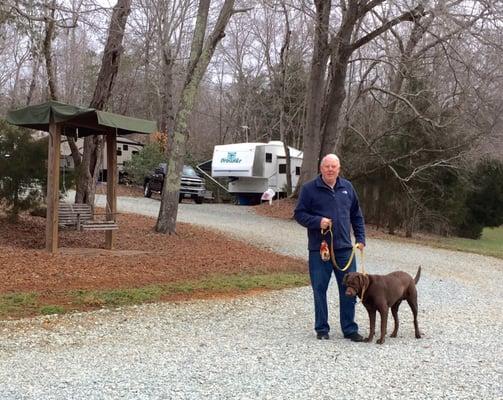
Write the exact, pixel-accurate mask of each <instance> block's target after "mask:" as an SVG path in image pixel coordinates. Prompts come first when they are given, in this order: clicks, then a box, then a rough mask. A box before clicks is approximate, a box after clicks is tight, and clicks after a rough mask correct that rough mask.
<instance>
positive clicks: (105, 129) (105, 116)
mask: <svg viewBox="0 0 503 400" xmlns="http://www.w3.org/2000/svg"><path fill="white" fill-rule="evenodd" d="M51 117H52V118H53V121H54V122H55V123H57V124H61V126H62V128H63V131H62V133H63V134H65V135H75V133H76V131H77V129H78V135H79V136H80V137H82V136H89V135H96V134H99V135H106V134H107V133H116V134H118V135H124V134H128V133H145V134H148V133H152V132H155V131H156V130H157V124H156V123H155V122H154V121H149V120H146V119H139V118H131V117H125V116H123V115H119V114H113V113H110V112H105V111H99V110H96V109H94V108H86V107H78V106H73V105H70V104H65V103H60V102H57V101H48V102H46V103H42V104H37V105H33V106H28V107H24V108H20V109H17V110H13V111H9V112H8V113H7V117H6V119H7V122H9V123H11V124H13V125H18V126H23V127H25V128H32V129H38V130H41V131H47V132H48V131H49V123H50V122H51Z"/></svg>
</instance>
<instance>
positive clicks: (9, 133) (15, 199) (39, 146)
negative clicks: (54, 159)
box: [0, 120, 47, 220]
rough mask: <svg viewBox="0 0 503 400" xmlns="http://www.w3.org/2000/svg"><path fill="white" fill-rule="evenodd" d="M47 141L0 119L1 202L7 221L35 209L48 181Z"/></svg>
mask: <svg viewBox="0 0 503 400" xmlns="http://www.w3.org/2000/svg"><path fill="white" fill-rule="evenodd" d="M46 160H47V138H45V139H38V140H37V139H34V138H33V136H32V134H31V132H30V131H29V130H27V129H23V128H18V127H15V126H12V125H9V124H7V122H5V121H4V120H0V201H1V202H2V203H3V205H4V206H5V209H6V211H7V215H8V216H9V218H10V219H12V220H16V219H17V217H18V214H19V212H20V211H23V210H29V209H32V208H34V207H35V206H38V205H39V204H40V202H41V201H42V198H43V195H42V193H43V190H44V188H45V187H46V182H47V164H46Z"/></svg>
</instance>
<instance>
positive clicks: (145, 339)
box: [0, 197, 503, 400]
mask: <svg viewBox="0 0 503 400" xmlns="http://www.w3.org/2000/svg"><path fill="white" fill-rule="evenodd" d="M98 201H103V199H102V197H99V198H98ZM118 204H119V210H121V211H124V212H128V211H129V212H141V213H143V214H146V215H152V216H157V213H158V207H159V201H158V200H155V199H139V198H136V199H135V198H119V202H118ZM178 220H179V221H184V222H190V223H197V224H201V225H205V226H209V227H212V228H215V229H219V230H221V231H225V232H229V233H232V234H233V235H235V236H236V237H238V238H240V239H243V240H249V241H252V242H253V243H255V244H258V245H260V246H263V247H268V248H271V249H273V250H274V251H278V252H281V253H284V254H291V255H294V256H299V257H303V258H305V256H306V250H305V248H306V237H305V231H304V229H303V228H301V227H299V226H298V225H297V224H295V223H294V222H293V221H281V220H271V219H268V218H264V217H260V216H257V215H255V214H254V213H253V212H252V211H251V210H250V209H249V208H247V207H237V206H229V205H219V204H204V205H194V204H181V205H180V208H179V216H178ZM367 250H368V251H367V253H368V255H367V257H366V267H367V270H368V271H369V272H370V273H387V272H389V271H392V270H397V269H401V270H404V271H407V272H409V273H411V274H414V273H415V272H416V270H417V266H418V265H421V266H422V268H423V272H422V276H421V280H420V282H419V284H418V291H419V326H420V329H421V331H422V332H423V334H424V337H423V338H422V339H421V340H417V339H415V338H414V336H413V326H412V317H411V313H410V310H409V308H408V306H407V305H406V304H404V305H402V307H401V309H400V318H401V326H400V331H399V335H398V336H399V337H398V338H397V339H390V338H387V340H386V343H385V344H384V345H382V346H379V345H376V344H364V343H352V342H349V341H347V340H344V339H343V338H342V336H341V334H340V331H339V328H338V323H337V314H338V305H337V301H336V298H337V288H336V285H331V287H330V289H329V291H330V293H329V298H330V304H329V307H330V315H331V323H332V335H331V340H329V341H318V340H316V339H315V337H314V333H313V331H312V318H313V305H312V295H311V290H310V288H308V287H306V288H298V289H292V290H282V291H276V292H270V293H266V294H260V295H257V296H247V297H241V298H236V299H232V300H198V301H192V302H182V303H169V304H153V305H145V306H137V307H128V308H123V309H117V310H111V311H105V310H104V311H99V312H91V313H82V314H72V315H65V316H52V317H41V318H34V319H28V320H22V321H15V322H12V321H11V322H6V321H3V322H0V331H1V335H2V340H1V341H0V399H2V400H4V399H5V400H10V399H16V400H17V399H37V400H42V399H43V400H45V399H86V400H88V399H135V400H136V399H315V398H327V399H376V398H382V399H409V398H410V399H475V398H483V399H502V398H503V362H502V359H503V357H502V355H503V354H502V353H503V337H502V335H501V332H502V331H503V318H502V313H501V310H502V306H503V300H502V296H501V292H502V283H501V282H502V279H503V261H502V260H498V259H495V258H490V257H483V256H477V255H472V254H467V253H460V252H452V251H446V250H438V249H430V248H427V247H422V246H418V245H410V244H401V243H390V242H385V241H379V240H371V241H369V243H368V247H367ZM357 321H359V322H360V327H361V328H360V330H361V332H362V333H364V334H365V333H367V332H368V318H367V315H366V312H365V310H364V309H363V307H362V306H361V305H358V306H357Z"/></svg>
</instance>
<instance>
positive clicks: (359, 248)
mask: <svg viewBox="0 0 503 400" xmlns="http://www.w3.org/2000/svg"><path fill="white" fill-rule="evenodd" d="M356 248H357V249H358V250H362V251H363V249H364V248H365V245H364V244H363V243H356Z"/></svg>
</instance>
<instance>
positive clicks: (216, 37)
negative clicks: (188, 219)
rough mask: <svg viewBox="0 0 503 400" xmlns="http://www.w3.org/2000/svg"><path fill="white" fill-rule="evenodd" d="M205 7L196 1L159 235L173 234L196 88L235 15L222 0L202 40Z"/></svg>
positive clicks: (207, 1)
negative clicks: (195, 17) (210, 28)
mask: <svg viewBox="0 0 503 400" xmlns="http://www.w3.org/2000/svg"><path fill="white" fill-rule="evenodd" d="M209 7H210V0H200V2H199V7H198V12H197V19H196V25H195V27H194V36H193V39H192V46H191V51H190V59H189V64H188V67H187V78H186V80H185V83H184V86H183V89H182V93H181V98H180V105H179V107H178V111H177V113H176V117H175V124H174V129H173V131H172V132H170V133H169V135H168V167H167V171H166V177H165V179H164V187H163V191H162V198H161V206H160V209H159V216H158V218H157V224H156V230H157V231H158V232H162V233H169V234H172V233H175V229H176V216H177V213H178V197H179V189H180V177H181V173H182V167H183V161H184V156H185V151H186V149H185V143H186V141H187V137H188V135H189V129H188V122H189V116H190V114H191V112H192V110H193V107H194V101H195V99H196V96H197V93H198V90H199V85H200V83H201V80H202V78H203V76H204V74H205V72H206V69H207V67H208V64H209V62H210V60H211V58H212V56H213V54H214V52H215V48H216V46H217V44H218V43H219V42H220V40H221V39H222V38H223V37H224V36H225V28H226V26H227V23H228V22H229V19H230V18H231V16H232V14H233V13H234V12H236V11H235V10H234V9H233V7H234V0H225V2H224V4H223V5H222V8H221V10H220V14H219V16H218V19H217V21H216V23H215V26H214V27H213V30H212V32H211V33H210V35H209V36H208V37H207V38H206V40H205V33H206V25H207V21H208V13H209Z"/></svg>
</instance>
